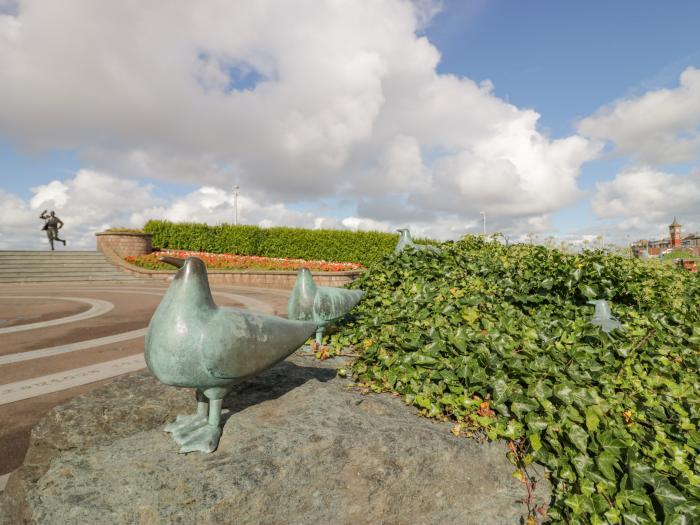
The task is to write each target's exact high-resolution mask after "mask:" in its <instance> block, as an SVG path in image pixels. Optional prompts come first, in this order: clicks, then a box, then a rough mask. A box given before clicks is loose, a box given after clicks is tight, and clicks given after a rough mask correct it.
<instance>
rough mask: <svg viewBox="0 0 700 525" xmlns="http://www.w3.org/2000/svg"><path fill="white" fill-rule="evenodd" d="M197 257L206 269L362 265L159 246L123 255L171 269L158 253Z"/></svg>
mask: <svg viewBox="0 0 700 525" xmlns="http://www.w3.org/2000/svg"><path fill="white" fill-rule="evenodd" d="M163 255H169V256H171V257H181V258H186V257H198V258H200V259H201V260H202V261H204V263H205V264H206V265H207V268H208V269H209V270H257V271H285V270H286V271H293V270H297V269H299V268H308V269H309V270H313V271H319V272H345V271H351V270H362V269H364V266H362V265H361V264H357V263H338V262H328V261H305V260H303V259H278V258H272V257H256V256H253V255H235V254H231V253H207V252H191V251H182V250H162V251H158V252H153V253H150V254H148V255H140V256H138V257H125V258H124V260H126V261H127V262H130V263H131V264H135V265H136V266H140V267H141V268H146V269H149V270H174V268H173V267H172V266H171V265H169V264H166V263H163V262H161V261H159V260H158V259H159V257H161V256H163Z"/></svg>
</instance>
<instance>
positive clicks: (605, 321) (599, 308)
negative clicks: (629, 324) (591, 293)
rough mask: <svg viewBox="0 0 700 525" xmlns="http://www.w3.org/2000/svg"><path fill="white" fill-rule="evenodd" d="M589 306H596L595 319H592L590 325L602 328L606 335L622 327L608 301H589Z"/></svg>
mask: <svg viewBox="0 0 700 525" xmlns="http://www.w3.org/2000/svg"><path fill="white" fill-rule="evenodd" d="M588 304H592V305H593V306H595V311H594V312H593V319H591V321H590V323H591V324H593V325H596V326H600V328H601V330H603V332H605V333H606V334H607V333H610V332H612V331H613V330H615V329H616V328H620V327H621V326H622V324H621V323H620V321H618V320H617V318H616V317H615V316H614V315H613V314H612V312H611V311H610V305H609V304H608V302H607V301H606V300H604V299H596V300H595V301H588Z"/></svg>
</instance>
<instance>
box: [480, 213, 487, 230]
mask: <svg viewBox="0 0 700 525" xmlns="http://www.w3.org/2000/svg"><path fill="white" fill-rule="evenodd" d="M479 213H480V214H481V216H482V217H483V218H484V236H486V212H485V211H480V212H479Z"/></svg>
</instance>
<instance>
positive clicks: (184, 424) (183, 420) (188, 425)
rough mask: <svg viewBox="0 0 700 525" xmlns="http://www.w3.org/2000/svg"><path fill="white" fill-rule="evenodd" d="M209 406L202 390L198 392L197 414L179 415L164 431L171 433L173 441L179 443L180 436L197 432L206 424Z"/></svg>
mask: <svg viewBox="0 0 700 525" xmlns="http://www.w3.org/2000/svg"><path fill="white" fill-rule="evenodd" d="M208 404H209V402H208V401H207V398H206V397H205V396H204V394H203V393H202V392H201V391H200V390H197V413H196V414H191V415H179V416H177V418H176V419H175V421H173V422H172V423H168V424H167V425H165V428H164V429H163V430H165V431H166V432H169V433H171V434H172V435H173V439H175V441H176V442H178V443H179V441H178V435H180V434H185V433H187V432H189V431H192V430H195V429H197V428H199V427H201V426H202V425H203V424H204V423H206V421H207V412H208V407H207V405H208Z"/></svg>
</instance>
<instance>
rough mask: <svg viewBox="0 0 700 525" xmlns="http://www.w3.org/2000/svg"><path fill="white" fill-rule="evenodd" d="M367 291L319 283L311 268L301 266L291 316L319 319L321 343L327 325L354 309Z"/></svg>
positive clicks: (290, 308) (317, 322)
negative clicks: (317, 284) (315, 279)
mask: <svg viewBox="0 0 700 525" xmlns="http://www.w3.org/2000/svg"><path fill="white" fill-rule="evenodd" d="M363 295H364V292H363V291H362V290H346V289H344V288H333V287H330V286H320V287H319V286H316V283H314V279H313V277H312V276H311V272H310V271H309V270H308V269H306V268H299V271H298V272H297V280H296V282H295V283H294V288H292V295H291V297H290V298H289V303H288V305H287V313H288V317H289V318H290V319H297V320H299V321H313V322H314V323H316V325H317V329H316V342H317V343H318V344H321V341H322V339H323V332H324V330H325V329H326V325H327V324H328V323H330V322H331V321H335V320H336V319H340V318H341V317H343V316H344V315H345V314H347V313H348V312H349V311H350V310H352V309H353V308H354V307H355V305H356V304H357V303H359V302H360V299H362V296H363Z"/></svg>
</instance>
